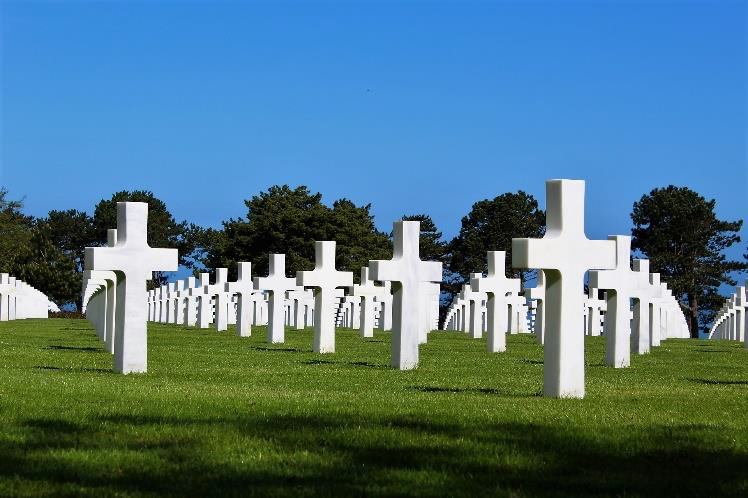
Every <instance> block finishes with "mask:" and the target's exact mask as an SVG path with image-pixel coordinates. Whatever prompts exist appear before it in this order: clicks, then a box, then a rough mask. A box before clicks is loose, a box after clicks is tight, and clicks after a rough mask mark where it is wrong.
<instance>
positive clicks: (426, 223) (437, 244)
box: [402, 214, 448, 263]
mask: <svg viewBox="0 0 748 498" xmlns="http://www.w3.org/2000/svg"><path fill="white" fill-rule="evenodd" d="M402 219H403V220H407V221H418V222H419V223H420V224H421V236H420V247H419V251H420V255H421V259H422V260H423V261H441V262H443V263H444V262H446V261H447V252H448V251H447V243H446V242H445V241H444V240H443V239H442V233H441V232H440V231H439V229H438V228H436V223H434V220H432V219H431V216H429V215H427V214H412V215H405V216H403V218H402Z"/></svg>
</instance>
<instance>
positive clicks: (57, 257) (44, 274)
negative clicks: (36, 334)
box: [0, 188, 80, 305]
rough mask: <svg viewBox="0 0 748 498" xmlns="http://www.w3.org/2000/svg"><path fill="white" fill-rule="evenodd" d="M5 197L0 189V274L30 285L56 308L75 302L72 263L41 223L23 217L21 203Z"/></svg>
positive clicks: (76, 289) (76, 293) (77, 292)
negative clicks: (5, 274) (55, 305)
mask: <svg viewBox="0 0 748 498" xmlns="http://www.w3.org/2000/svg"><path fill="white" fill-rule="evenodd" d="M7 194H8V191H7V190H6V189H5V188H0V272H3V273H8V274H10V275H12V276H14V277H16V278H18V279H21V280H23V281H24V282H26V283H27V284H29V285H32V286H33V287H35V288H37V289H39V290H40V291H42V292H44V293H45V294H46V295H47V296H48V297H49V298H50V299H51V300H53V301H54V302H56V303H57V304H58V305H64V304H67V303H70V302H73V301H75V299H76V298H77V296H79V295H80V277H79V276H78V275H77V274H76V269H75V262H74V261H73V259H72V258H71V257H70V256H69V255H68V254H66V253H65V252H64V251H63V250H61V249H60V248H58V247H57V246H56V245H55V243H54V242H53V241H52V240H51V239H50V237H49V236H48V234H47V232H46V230H45V229H44V228H45V227H44V222H43V220H35V219H34V218H33V217H32V216H28V215H25V214H23V212H22V209H23V202H22V201H19V200H10V199H8V195H7Z"/></svg>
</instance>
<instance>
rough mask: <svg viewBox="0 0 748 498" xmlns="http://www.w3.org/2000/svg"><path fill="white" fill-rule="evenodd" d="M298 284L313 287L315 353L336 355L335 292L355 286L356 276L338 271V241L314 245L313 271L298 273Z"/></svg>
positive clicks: (318, 242)
mask: <svg viewBox="0 0 748 498" xmlns="http://www.w3.org/2000/svg"><path fill="white" fill-rule="evenodd" d="M296 283H297V284H298V285H301V286H304V287H314V348H313V349H314V352H315V353H334V352H335V296H336V294H339V292H338V293H336V291H335V289H336V288H338V287H350V286H351V285H353V273H352V272H349V271H338V270H336V269H335V241H332V240H328V241H316V242H315V243H314V270H312V271H300V272H297V273H296Z"/></svg>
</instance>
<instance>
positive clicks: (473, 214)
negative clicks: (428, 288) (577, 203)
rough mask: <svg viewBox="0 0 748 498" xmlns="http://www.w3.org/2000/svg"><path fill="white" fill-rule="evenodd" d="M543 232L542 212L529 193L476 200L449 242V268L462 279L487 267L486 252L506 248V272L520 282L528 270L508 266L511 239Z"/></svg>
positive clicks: (543, 220)
mask: <svg viewBox="0 0 748 498" xmlns="http://www.w3.org/2000/svg"><path fill="white" fill-rule="evenodd" d="M544 234H545V212H543V211H542V210H541V209H539V208H538V201H536V200H535V198H534V197H533V196H532V195H530V194H527V193H525V192H523V191H521V190H519V191H517V192H516V193H513V192H507V193H505V194H501V195H500V196H498V197H495V198H493V199H486V200H482V201H478V202H476V203H475V204H473V207H472V209H471V210H470V212H469V213H468V215H467V216H465V217H463V218H462V226H461V228H460V233H459V234H458V235H457V237H455V238H454V239H453V240H452V242H451V243H450V249H451V259H450V270H451V271H452V272H454V273H456V274H459V275H460V277H461V278H462V280H465V281H466V280H467V279H468V277H469V274H470V273H472V272H483V273H485V272H486V271H487V270H488V262H487V260H486V252H487V251H506V268H507V274H508V275H509V276H510V277H513V278H517V277H519V278H521V279H522V283H523V285H524V282H525V280H526V279H527V278H528V277H529V274H530V271H527V270H525V271H522V270H513V269H512V264H511V263H512V238H517V237H542V236H543V235H544Z"/></svg>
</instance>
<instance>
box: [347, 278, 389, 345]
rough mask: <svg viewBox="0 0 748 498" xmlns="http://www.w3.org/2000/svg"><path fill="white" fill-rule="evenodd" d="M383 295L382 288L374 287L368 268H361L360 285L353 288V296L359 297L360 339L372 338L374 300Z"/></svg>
mask: <svg viewBox="0 0 748 498" xmlns="http://www.w3.org/2000/svg"><path fill="white" fill-rule="evenodd" d="M383 294H384V287H378V286H376V285H374V280H372V279H370V278H369V268H368V267H366V266H364V267H363V268H361V284H360V285H354V286H353V295H354V296H358V297H361V324H360V325H361V326H360V327H359V331H360V332H361V337H374V298H375V297H377V296H382V295H383Z"/></svg>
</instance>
